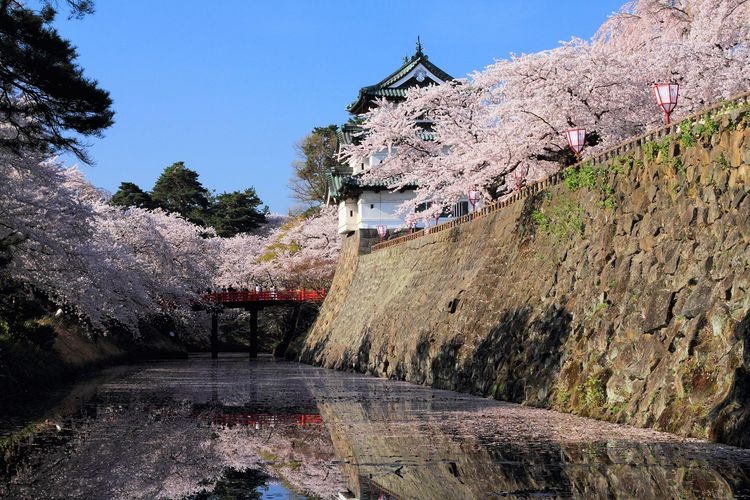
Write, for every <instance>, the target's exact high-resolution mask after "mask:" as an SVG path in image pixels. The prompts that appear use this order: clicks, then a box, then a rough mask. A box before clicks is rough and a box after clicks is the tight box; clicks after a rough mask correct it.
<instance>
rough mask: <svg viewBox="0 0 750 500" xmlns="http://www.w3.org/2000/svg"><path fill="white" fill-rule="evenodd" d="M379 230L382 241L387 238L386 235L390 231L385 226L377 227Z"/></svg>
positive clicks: (379, 225)
mask: <svg viewBox="0 0 750 500" xmlns="http://www.w3.org/2000/svg"><path fill="white" fill-rule="evenodd" d="M375 227H376V228H377V230H378V236H380V240H381V241H382V240H383V238H385V234H386V232H387V231H388V228H387V227H386V226H385V225H384V224H378V225H377V226H375Z"/></svg>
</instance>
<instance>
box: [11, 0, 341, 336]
mask: <svg viewBox="0 0 750 500" xmlns="http://www.w3.org/2000/svg"><path fill="white" fill-rule="evenodd" d="M60 3H61V4H65V5H68V7H69V8H70V9H69V11H70V13H71V15H73V16H80V15H84V14H87V13H90V12H91V11H92V8H93V4H92V3H91V2H90V1H88V0H67V1H66V2H60ZM38 5H39V8H38V9H37V10H32V9H30V8H27V7H25V6H24V4H22V3H20V2H15V1H3V0H0V179H2V182H0V339H2V338H4V337H7V336H8V335H11V336H14V335H15V336H18V335H27V334H32V333H33V332H34V331H37V330H38V328H36V326H34V324H35V321H36V319H37V318H39V315H40V314H42V313H43V312H45V311H50V310H54V309H57V308H60V312H61V313H64V314H65V315H66V316H67V317H71V318H72V317H75V318H77V319H78V320H79V321H80V322H81V323H83V324H86V325H88V326H89V327H90V329H91V330H92V331H99V332H103V333H106V332H107V331H111V330H113V329H117V330H122V329H125V330H129V331H131V332H133V333H134V334H136V335H137V333H138V331H139V323H141V322H142V321H143V320H145V319H148V318H153V317H169V318H172V319H174V320H176V321H180V322H183V323H190V322H192V321H193V320H194V319H195V316H194V313H193V312H192V305H193V304H194V303H195V301H197V300H200V298H201V295H202V294H203V292H204V291H205V290H206V289H207V288H216V287H219V286H222V285H232V284H236V285H250V284H260V285H265V286H270V285H275V286H279V287H280V286H305V287H316V288H319V287H322V286H326V285H327V283H328V282H329V280H330V278H331V277H332V274H333V266H334V263H335V260H336V253H337V249H338V244H337V234H336V220H335V214H334V213H333V212H332V211H331V210H327V209H317V210H310V211H308V213H307V214H305V215H304V216H300V217H294V218H289V217H280V216H274V215H270V214H268V209H267V208H265V207H262V202H261V200H260V199H259V198H258V196H257V194H256V192H255V190H254V189H253V188H248V189H246V190H244V191H235V192H232V193H221V194H218V195H213V194H211V193H209V192H208V191H207V190H206V189H205V188H204V187H203V186H202V185H201V184H200V182H199V181H198V176H197V173H195V172H194V171H191V170H190V169H188V168H187V167H185V165H184V164H182V163H181V162H178V163H175V164H174V165H171V166H170V167H167V168H166V169H165V170H164V172H163V173H162V175H161V176H160V177H159V179H158V180H157V181H156V184H155V185H154V187H153V189H152V190H151V191H150V192H145V191H143V190H141V189H140V188H139V187H138V186H136V185H135V184H132V183H123V185H122V186H121V188H120V190H119V191H118V192H117V193H116V194H115V195H114V196H113V197H110V196H109V194H108V193H106V192H103V191H102V190H99V189H97V188H95V187H94V186H92V185H91V184H90V183H89V182H88V181H87V180H86V179H85V177H84V176H83V174H82V173H81V172H80V171H79V170H77V169H71V168H65V167H64V166H63V165H62V164H60V163H59V162H58V161H57V160H55V159H54V154H55V153H56V152H58V151H63V150H65V151H72V152H74V153H75V154H77V155H78V156H79V157H80V158H81V159H83V160H87V159H88V158H87V156H86V151H85V144H84V143H83V142H82V140H83V139H84V138H85V137H86V136H92V135H93V136H96V135H98V134H100V133H101V131H102V130H104V129H105V128H107V127H108V126H109V125H111V124H112V121H113V118H114V113H113V111H112V109H111V106H112V102H111V100H110V98H109V95H108V94H107V92H106V91H104V90H102V89H100V88H99V86H98V84H97V82H95V81H94V80H91V79H88V78H87V77H85V76H84V74H83V71H82V69H81V68H80V67H78V66H77V65H76V62H75V60H76V53H75V51H74V50H73V48H72V46H71V45H70V43H69V42H67V41H66V40H63V39H62V38H61V37H60V36H59V35H58V34H57V32H56V31H55V30H54V28H53V27H52V24H51V22H52V20H53V18H54V15H55V10H54V7H56V6H57V5H58V4H57V2H55V1H54V0H51V1H50V2H41V3H39V4H38ZM261 207H262V208H261ZM22 304H34V305H35V306H34V307H25V306H24V307H21V305H22ZM37 326H38V324H37ZM0 350H1V349H0Z"/></svg>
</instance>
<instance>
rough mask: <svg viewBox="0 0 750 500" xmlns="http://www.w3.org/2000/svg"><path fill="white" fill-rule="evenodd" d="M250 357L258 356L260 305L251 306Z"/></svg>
mask: <svg viewBox="0 0 750 500" xmlns="http://www.w3.org/2000/svg"><path fill="white" fill-rule="evenodd" d="M250 357H251V358H257V357H258V307H257V306H255V307H251V308H250Z"/></svg>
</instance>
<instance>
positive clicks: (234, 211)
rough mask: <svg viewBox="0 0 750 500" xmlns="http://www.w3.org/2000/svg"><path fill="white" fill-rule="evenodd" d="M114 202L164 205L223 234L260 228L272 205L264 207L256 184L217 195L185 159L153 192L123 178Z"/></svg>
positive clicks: (151, 206)
mask: <svg viewBox="0 0 750 500" xmlns="http://www.w3.org/2000/svg"><path fill="white" fill-rule="evenodd" d="M111 202H112V204H113V205H116V206H122V207H140V208H145V209H154V208H160V209H162V210H164V211H165V212H168V213H174V214H179V215H181V216H182V217H184V218H185V219H187V220H189V221H190V222H192V223H194V224H197V225H200V226H204V227H213V228H214V229H215V230H216V234H217V235H219V236H222V237H231V236H234V235H236V234H239V233H247V232H250V231H253V230H256V229H258V228H260V227H261V225H263V224H265V223H266V216H267V215H268V207H267V206H264V207H261V204H262V201H261V200H260V198H259V197H258V195H257V193H256V192H255V188H253V187H249V188H247V189H245V190H244V191H233V192H231V193H226V192H224V193H221V194H218V195H214V194H212V193H210V192H209V191H208V190H207V189H206V188H205V187H203V185H202V184H201V183H200V181H199V180H198V173H197V172H195V171H194V170H191V169H189V168H187V167H186V166H185V164H184V163H183V162H181V161H178V162H176V163H173V164H172V165H170V166H169V167H167V168H165V169H164V172H162V174H161V175H160V176H159V178H158V179H157V180H156V183H155V184H154V187H153V189H152V190H151V191H150V192H146V191H143V190H142V189H141V188H140V187H139V186H138V185H137V184H134V183H132V182H122V183H121V184H120V188H119V189H118V190H117V192H116V193H115V194H114V195H113V196H112V200H111Z"/></svg>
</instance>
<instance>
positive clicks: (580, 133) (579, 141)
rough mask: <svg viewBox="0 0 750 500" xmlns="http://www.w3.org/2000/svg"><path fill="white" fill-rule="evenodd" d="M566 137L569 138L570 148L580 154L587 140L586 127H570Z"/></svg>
mask: <svg viewBox="0 0 750 500" xmlns="http://www.w3.org/2000/svg"><path fill="white" fill-rule="evenodd" d="M565 137H566V138H567V139H568V146H570V149H572V150H573V152H574V153H575V154H578V153H580V152H581V150H582V149H583V145H584V143H585V142H586V129H585V128H571V129H568V130H566V131H565Z"/></svg>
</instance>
